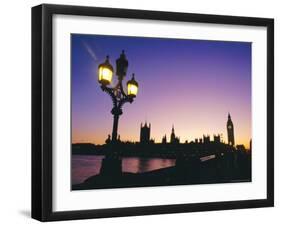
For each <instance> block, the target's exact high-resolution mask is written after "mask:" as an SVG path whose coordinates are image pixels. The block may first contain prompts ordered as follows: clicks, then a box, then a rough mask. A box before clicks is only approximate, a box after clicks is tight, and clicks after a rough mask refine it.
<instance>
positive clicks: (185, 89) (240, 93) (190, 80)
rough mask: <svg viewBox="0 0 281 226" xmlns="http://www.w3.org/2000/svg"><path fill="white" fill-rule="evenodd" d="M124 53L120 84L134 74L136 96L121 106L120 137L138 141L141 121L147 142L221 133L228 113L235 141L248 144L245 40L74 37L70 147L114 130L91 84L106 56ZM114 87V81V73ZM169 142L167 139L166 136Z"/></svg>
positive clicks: (103, 97)
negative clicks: (147, 134) (146, 130)
mask: <svg viewBox="0 0 281 226" xmlns="http://www.w3.org/2000/svg"><path fill="white" fill-rule="evenodd" d="M123 49H124V50H125V53H126V56H127V59H128V61H129V68H128V74H127V76H126V77H125V81H124V83H125V82H127V80H129V79H130V78H131V74H132V73H135V76H136V80H137V81H138V83H139V93H138V95H137V97H136V99H135V101H134V102H133V103H132V104H125V105H124V107H123V115H121V117H120V120H119V131H118V132H119V134H120V135H121V140H130V141H139V135H140V123H141V122H145V121H147V122H148V123H151V138H154V139H155V141H156V142H161V139H162V137H163V136H164V135H165V134H166V135H167V136H168V138H169V136H170V133H171V128H172V125H174V127H175V132H176V135H177V136H179V137H180V141H181V142H184V141H185V140H188V141H191V140H194V138H199V137H202V136H203V134H209V135H210V136H211V139H212V136H213V134H222V135H223V140H224V141H225V142H227V132H226V121H227V115H228V112H229V113H230V114H231V117H232V121H233V123H234V133H235V140H236V144H244V145H245V146H246V147H249V141H250V139H251V43H247V42H229V41H227V42H224V41H207V40H183V39H162V38H143V37H122V36H104V35H80V34H72V36H71V50H72V59H71V60H72V62H71V63H72V75H71V76H72V142H73V143H77V142H91V143H95V144H103V143H104V141H105V139H106V138H107V135H108V134H111V131H112V121H113V118H112V115H111V113H110V111H111V108H112V103H111V99H110V97H109V96H108V95H107V94H106V93H104V92H102V91H101V89H100V86H99V83H98V81H97V68H98V65H99V64H100V63H102V62H104V60H105V57H106V55H109V56H110V62H111V64H112V66H113V67H114V68H115V60H116V59H117V58H118V57H119V56H120V53H121V51H122V50H123ZM114 78H115V80H114V82H116V76H114ZM168 140H169V139H168Z"/></svg>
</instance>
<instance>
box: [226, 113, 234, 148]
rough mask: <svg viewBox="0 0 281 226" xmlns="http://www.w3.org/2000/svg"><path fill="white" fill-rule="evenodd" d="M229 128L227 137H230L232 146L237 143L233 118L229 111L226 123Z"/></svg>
mask: <svg viewBox="0 0 281 226" xmlns="http://www.w3.org/2000/svg"><path fill="white" fill-rule="evenodd" d="M226 128H227V137H228V144H229V145H231V146H234V145H235V142H234V128H233V122H232V120H231V117H230V114H229V113H228V120H227V123H226Z"/></svg>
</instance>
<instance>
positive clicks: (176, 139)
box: [170, 125, 180, 144]
mask: <svg viewBox="0 0 281 226" xmlns="http://www.w3.org/2000/svg"><path fill="white" fill-rule="evenodd" d="M170 143H171V144H179V143H180V139H179V137H176V134H175V128H174V125H173V127H172V133H171V138H170Z"/></svg>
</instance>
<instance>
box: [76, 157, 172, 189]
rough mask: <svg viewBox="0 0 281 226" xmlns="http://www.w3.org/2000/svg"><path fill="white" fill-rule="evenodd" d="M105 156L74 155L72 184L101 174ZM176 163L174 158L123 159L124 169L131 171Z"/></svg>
mask: <svg viewBox="0 0 281 226" xmlns="http://www.w3.org/2000/svg"><path fill="white" fill-rule="evenodd" d="M103 158H104V157H103V156H94V155H73V156H72V165H71V167H72V173H71V176H72V184H78V183H81V182H83V181H84V180H85V179H86V178H88V177H90V176H93V175H97V174H99V172H100V168H101V161H102V159H103ZM174 165H175V160H174V159H160V158H149V159H148V158H136V157H127V158H123V159H122V171H123V172H131V173H142V172H147V171H151V170H156V169H160V168H164V167H169V166H174Z"/></svg>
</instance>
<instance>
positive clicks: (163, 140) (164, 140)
mask: <svg viewBox="0 0 281 226" xmlns="http://www.w3.org/2000/svg"><path fill="white" fill-rule="evenodd" d="M162 144H167V136H166V134H165V136H164V137H162Z"/></svg>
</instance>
